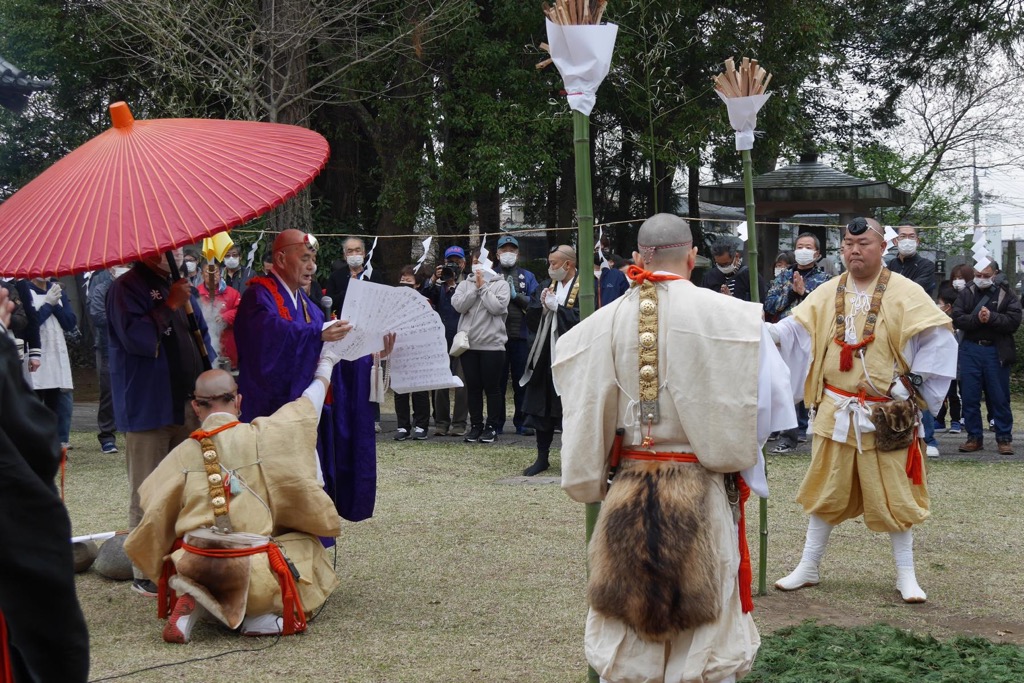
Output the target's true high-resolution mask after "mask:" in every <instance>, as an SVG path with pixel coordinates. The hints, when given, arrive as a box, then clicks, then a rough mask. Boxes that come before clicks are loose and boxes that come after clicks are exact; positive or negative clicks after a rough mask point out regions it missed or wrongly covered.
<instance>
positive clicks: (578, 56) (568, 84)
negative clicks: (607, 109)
mask: <svg viewBox="0 0 1024 683" xmlns="http://www.w3.org/2000/svg"><path fill="white" fill-rule="evenodd" d="M544 23H545V24H546V25H547V32H548V45H549V50H550V52H551V61H553V62H554V64H555V68H557V69H558V73H559V74H561V75H562V82H563V83H564V84H565V97H566V99H567V100H568V102H569V108H570V109H572V110H573V111H578V112H580V113H581V114H584V115H585V116H590V112H591V111H593V109H594V104H595V103H596V102H597V89H598V87H600V85H601V82H602V81H604V79H605V76H607V75H608V69H609V67H610V66H611V63H612V52H613V51H614V49H615V37H616V35H618V32H619V27H618V26H616V25H615V24H602V25H600V26H592V25H564V24H555V23H553V22H552V21H551V20H550V19H545V20H544Z"/></svg>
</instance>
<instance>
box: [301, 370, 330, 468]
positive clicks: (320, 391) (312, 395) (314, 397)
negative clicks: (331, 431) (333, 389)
mask: <svg viewBox="0 0 1024 683" xmlns="http://www.w3.org/2000/svg"><path fill="white" fill-rule="evenodd" d="M302 396H303V398H308V399H309V401H310V403H312V404H313V407H314V408H315V409H316V414H317V418H316V423H317V424H318V425H319V424H320V416H321V415H323V412H324V401H326V400H327V387H325V386H324V383H323V382H321V381H320V380H319V379H316V378H313V381H312V382H310V384H309V386H308V387H306V390H305V391H303V392H302ZM313 462H315V463H316V483H318V484H320V485H321V486H323V485H324V470H323V468H322V467H321V466H320V456H319V455H317V452H316V449H314V450H313Z"/></svg>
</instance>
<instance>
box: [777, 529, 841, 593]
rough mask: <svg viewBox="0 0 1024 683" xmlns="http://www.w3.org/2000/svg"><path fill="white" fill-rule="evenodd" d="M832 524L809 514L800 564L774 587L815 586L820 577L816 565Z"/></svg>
mask: <svg viewBox="0 0 1024 683" xmlns="http://www.w3.org/2000/svg"><path fill="white" fill-rule="evenodd" d="M832 528H833V527H832V525H831V524H829V523H828V522H826V521H825V520H823V519H822V518H821V517H817V516H815V515H811V517H810V519H809V520H808V521H807V540H806V541H805V542H804V554H803V556H802V557H801V558H800V564H798V565H797V566H796V569H794V570H793V573H792V574H790V575H789V576H787V577H785V578H782V579H779V580H778V581H776V582H775V587H776V588H778V589H779V590H784V591H795V590H797V589H798V588H804V587H806V586H816V585H817V584H818V581H819V580H820V577H819V575H818V565H819V564H820V563H821V558H822V556H823V555H824V554H825V547H826V546H827V545H828V537H829V536H830V535H831V534H832Z"/></svg>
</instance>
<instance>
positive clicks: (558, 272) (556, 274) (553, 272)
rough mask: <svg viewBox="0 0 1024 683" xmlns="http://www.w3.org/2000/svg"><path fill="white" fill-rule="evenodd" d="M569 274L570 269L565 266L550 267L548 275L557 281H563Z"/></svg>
mask: <svg viewBox="0 0 1024 683" xmlns="http://www.w3.org/2000/svg"><path fill="white" fill-rule="evenodd" d="M568 274H569V271H568V270H566V269H565V267H564V266H563V267H561V268H548V277H549V278H551V279H552V280H553V281H555V282H561V281H562V280H564V279H565V276H566V275H568Z"/></svg>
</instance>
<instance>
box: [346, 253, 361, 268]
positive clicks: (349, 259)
mask: <svg viewBox="0 0 1024 683" xmlns="http://www.w3.org/2000/svg"><path fill="white" fill-rule="evenodd" d="M345 262H346V263H348V267H349V268H362V266H363V255H362V254H352V255H351V256H346V257H345Z"/></svg>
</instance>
